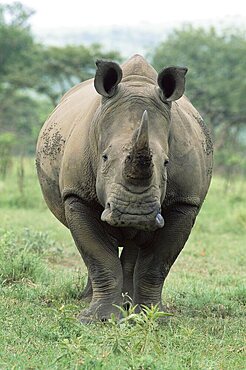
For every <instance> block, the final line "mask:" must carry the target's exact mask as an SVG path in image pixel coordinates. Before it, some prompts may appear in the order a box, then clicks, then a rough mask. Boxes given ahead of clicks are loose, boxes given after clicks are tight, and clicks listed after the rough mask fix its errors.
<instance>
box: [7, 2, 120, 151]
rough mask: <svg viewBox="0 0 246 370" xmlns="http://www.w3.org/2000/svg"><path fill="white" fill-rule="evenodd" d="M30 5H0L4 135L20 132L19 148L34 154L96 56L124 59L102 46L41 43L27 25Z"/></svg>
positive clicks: (89, 73)
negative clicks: (51, 116)
mask: <svg viewBox="0 0 246 370" xmlns="http://www.w3.org/2000/svg"><path fill="white" fill-rule="evenodd" d="M32 14H33V12H32V10H30V9H28V8H27V7H25V6H23V5H22V4H21V3H19V2H16V3H13V4H0V103H1V104H0V134H1V133H5V132H12V133H14V134H16V137H17V140H16V144H15V152H18V153H20V152H21V153H23V152H24V153H33V152H34V150H35V141H36V138H37V134H38V132H39V129H40V127H41V125H42V123H43V121H44V120H45V118H46V117H47V115H48V113H49V112H50V110H51V109H52V108H53V107H54V106H55V105H56V104H57V103H58V101H59V99H60V98H61V96H62V95H63V94H64V93H65V92H66V91H67V90H68V89H69V88H70V87H72V86H73V85H75V84H77V83H79V82H81V81H84V80H86V79H88V78H90V77H92V76H93V74H94V71H95V60H96V59H97V58H100V57H101V58H105V59H111V58H112V59H115V60H118V61H119V60H120V54H119V53H118V52H115V51H111V52H103V50H102V48H101V46H100V45H96V44H94V45H91V46H90V47H85V46H83V45H79V46H73V45H68V46H64V47H53V46H44V45H40V44H38V43H37V42H36V41H35V39H34V37H33V35H32V33H31V29H30V26H29V18H30V17H31V15H32Z"/></svg>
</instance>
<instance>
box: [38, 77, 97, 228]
mask: <svg viewBox="0 0 246 370" xmlns="http://www.w3.org/2000/svg"><path fill="white" fill-rule="evenodd" d="M98 104H99V99H98V96H97V94H96V92H95V90H94V88H93V80H88V81H85V82H84V83H81V84H79V85H77V86H75V87H74V88H72V89H71V90H70V91H68V92H67V93H66V94H65V95H64V96H63V98H62V100H61V102H60V103H59V104H58V106H57V107H56V108H55V110H54V111H53V112H52V114H51V115H50V116H49V118H48V119H47V121H46V122H45V124H44V126H43V128H42V130H41V132H40V135H39V138H38V143H37V154H36V166H37V172H38V177H39V180H40V184H41V189H42V192H43V195H44V199H45V201H46V203H47V205H48V207H49V208H50V210H51V211H52V212H53V214H54V215H55V216H56V217H57V218H58V219H59V220H60V221H61V222H62V223H63V224H64V225H66V219H65V215H64V207H63V202H62V191H63V188H64V186H71V185H72V184H69V179H70V182H71V181H73V183H74V182H75V183H76V180H77V179H76V176H77V174H78V172H79V173H81V172H83V167H84V168H88V165H87V163H86V161H88V158H87V156H86V155H85V156H83V154H84V153H87V152H88V150H87V147H88V132H89V126H90V122H91V120H92V117H93V115H94V113H95V109H97V106H98ZM77 158H79V159H80V161H79V162H80V168H78V160H77ZM64 169H65V170H64ZM66 172H67V174H66V177H65V178H64V173H66ZM87 175H88V171H87ZM85 176H86V175H85ZM85 176H84V182H86V179H85ZM77 177H78V176H77Z"/></svg>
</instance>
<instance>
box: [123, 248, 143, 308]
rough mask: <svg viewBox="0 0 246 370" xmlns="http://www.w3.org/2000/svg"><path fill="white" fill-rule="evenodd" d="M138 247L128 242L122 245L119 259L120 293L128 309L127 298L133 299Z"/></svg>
mask: <svg viewBox="0 0 246 370" xmlns="http://www.w3.org/2000/svg"><path fill="white" fill-rule="evenodd" d="M138 251H139V248H138V247H137V246H136V244H135V243H133V242H130V243H128V244H127V245H126V246H124V248H123V250H122V253H121V256H120V261H121V265H122V270H123V289H122V293H123V296H125V299H124V307H125V308H126V309H128V308H129V307H128V306H129V299H130V300H132V299H133V294H134V292H133V290H134V286H133V276H134V269H135V265H136V261H137V257H138Z"/></svg>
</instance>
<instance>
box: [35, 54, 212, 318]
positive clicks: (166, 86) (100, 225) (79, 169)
mask: <svg viewBox="0 0 246 370" xmlns="http://www.w3.org/2000/svg"><path fill="white" fill-rule="evenodd" d="M96 65H97V71H96V75H95V78H94V79H91V80H88V81H85V82H83V83H81V84H79V85H77V86H75V87H74V88H72V89H71V90H70V91H69V92H68V93H66V94H65V95H64V97H63V98H62V100H61V102H60V104H59V105H58V106H57V107H56V108H55V110H54V112H53V113H52V114H51V116H50V117H49V118H48V120H47V121H46V123H45V124H44V126H43V128H42V130H41V133H40V136H39V140H38V145H37V171H38V176H39V180H40V184H41V188H42V191H43V195H44V198H45V200H46V202H47V205H48V207H49V208H50V210H51V211H52V212H53V214H54V215H55V216H56V217H57V218H58V219H59V220H60V221H61V222H62V223H63V224H64V225H66V226H67V227H68V228H69V229H70V231H71V233H72V236H73V238H74V241H75V243H76V245H77V247H78V250H79V252H80V253H81V256H82V258H83V260H84V262H85V264H86V266H87V268H88V273H89V285H90V284H91V286H92V300H91V303H90V306H89V308H88V309H86V310H84V311H83V312H82V313H81V316H80V319H81V321H82V322H90V321H92V320H95V319H99V320H100V319H101V320H104V319H107V318H109V317H110V315H111V313H113V312H114V313H116V314H117V313H118V312H119V311H118V310H117V308H116V307H115V305H120V304H121V303H122V292H123V293H124V292H128V294H129V295H130V296H131V297H132V299H133V304H136V305H138V307H139V308H140V309H141V305H143V304H144V305H148V306H149V305H152V304H153V305H156V304H159V306H160V308H161V307H162V303H161V293H162V287H163V283H164V280H165V278H166V276H167V274H168V272H169V270H170V268H171V266H172V264H173V263H174V261H175V260H176V258H177V256H178V254H179V253H180V251H181V250H182V248H183V246H184V244H185V242H186V240H187V238H188V236H189V234H190V232H191V229H192V226H193V224H194V221H195V218H196V216H197V214H198V212H199V210H200V208H201V205H202V203H203V200H204V198H205V196H206V193H207V191H208V187H209V184H210V180H211V172H212V143H211V139H210V136H209V133H208V130H207V128H206V126H205V125H204V123H203V120H202V118H201V117H200V115H199V113H198V112H197V110H196V109H195V108H194V107H193V106H192V104H191V103H190V101H189V100H188V99H187V98H186V97H185V96H183V93H184V89H185V74H186V72H187V69H186V68H181V67H168V68H164V69H163V70H161V71H160V72H159V74H158V73H157V72H156V71H155V70H154V68H153V67H151V66H150V65H149V64H148V63H147V62H146V60H145V59H144V58H143V57H141V56H139V55H135V56H133V57H132V58H131V59H130V60H128V61H127V62H126V63H125V64H123V65H122V67H120V66H119V65H118V64H117V63H114V62H109V61H101V60H99V61H97V63H96ZM119 246H121V247H123V251H122V253H121V255H120V256H119V254H118V247H119Z"/></svg>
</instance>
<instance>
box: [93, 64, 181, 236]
mask: <svg viewBox="0 0 246 370" xmlns="http://www.w3.org/2000/svg"><path fill="white" fill-rule="evenodd" d="M139 62H140V67H141V68H139ZM132 64H133V66H130V67H131V68H130V67H129V65H128V66H126V67H128V68H126V72H125V73H123V72H124V66H123V72H122V69H121V67H120V66H119V65H118V64H117V63H114V62H107V61H97V71H96V75H95V79H94V85H95V88H96V90H97V92H98V93H99V94H100V95H101V96H102V99H101V105H100V107H99V108H98V111H97V114H96V122H95V125H94V127H95V129H94V130H95V131H94V137H96V140H95V141H96V142H97V143H98V144H97V148H96V152H97V163H96V191H97V197H98V199H99V202H100V203H101V205H102V206H103V207H104V211H103V212H102V215H101V220H102V221H106V222H107V223H109V224H110V225H112V226H116V227H133V228H136V229H141V230H149V231H154V230H156V229H158V228H162V227H163V226H164V215H163V214H162V209H161V205H162V203H163V201H164V199H165V194H166V187H167V165H168V162H169V158H168V157H169V146H168V141H169V131H170V130H169V129H170V124H171V102H172V101H174V100H177V99H179V98H180V97H181V96H182V95H183V93H184V86H185V74H186V72H187V69H186V68H181V67H169V68H165V69H163V70H161V71H160V73H159V74H158V75H157V73H156V71H155V70H154V69H153V68H152V67H151V66H150V65H149V64H148V63H147V62H146V61H145V60H144V59H143V58H141V59H140V60H139V59H138V63H137V64H136V63H135V64H134V60H133V63H132ZM129 69H130V70H131V73H129ZM127 70H128V72H127ZM132 70H133V71H134V72H133V73H132Z"/></svg>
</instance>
